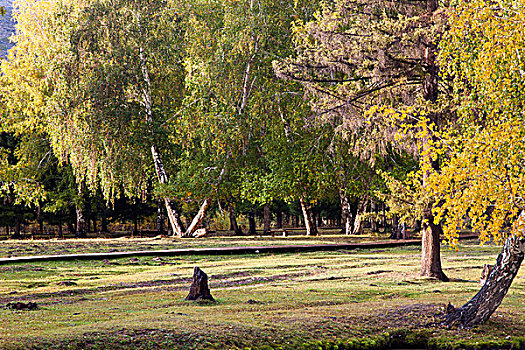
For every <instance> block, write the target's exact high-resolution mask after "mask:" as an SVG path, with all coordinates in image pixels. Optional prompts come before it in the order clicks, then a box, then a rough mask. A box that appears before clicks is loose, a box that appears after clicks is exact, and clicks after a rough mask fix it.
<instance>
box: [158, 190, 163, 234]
mask: <svg viewBox="0 0 525 350" xmlns="http://www.w3.org/2000/svg"><path fill="white" fill-rule="evenodd" d="M157 233H158V234H159V235H163V234H164V233H165V229H164V211H163V210H162V200H161V199H159V200H158V201H157Z"/></svg>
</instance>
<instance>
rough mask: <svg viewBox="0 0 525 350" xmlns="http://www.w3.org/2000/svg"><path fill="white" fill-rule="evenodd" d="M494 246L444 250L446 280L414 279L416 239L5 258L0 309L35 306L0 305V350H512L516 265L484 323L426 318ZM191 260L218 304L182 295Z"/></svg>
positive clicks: (471, 289) (516, 321) (524, 322)
mask: <svg viewBox="0 0 525 350" xmlns="http://www.w3.org/2000/svg"><path fill="white" fill-rule="evenodd" d="M127 242H129V243H130V245H133V244H135V243H137V244H142V243H143V242H142V241H140V240H137V241H133V242H132V241H129V240H128V241H127ZM38 243H39V244H42V246H43V247H44V248H45V244H46V242H38ZM109 243H110V244H113V243H112V242H109ZM238 243H239V244H241V243H242V242H241V241H240V240H238ZM251 243H252V242H251V241H249V242H245V244H247V245H251ZM3 244H4V243H2V245H3ZM9 244H15V243H12V242H9ZM16 244H20V243H16ZM31 244H33V243H31V242H28V245H31ZM48 244H49V245H52V244H55V242H48ZM74 244H79V245H80V244H81V243H74ZM101 244H102V243H101ZM185 244H187V243H185ZM200 244H202V243H200ZM0 246H1V245H0ZM2 249H5V248H2ZM499 250H500V248H499V247H495V246H485V247H478V246H477V245H475V244H474V242H468V243H464V245H463V246H461V247H460V249H459V251H458V252H456V251H453V250H448V249H446V248H445V249H444V251H443V265H444V267H445V272H446V273H447V275H448V276H449V277H450V278H451V279H452V281H451V282H449V283H442V282H438V281H434V280H431V279H426V278H420V277H419V275H418V272H419V263H420V257H419V248H417V247H403V248H394V249H376V250H364V249H361V250H357V251H346V252H342V251H338V252H310V253H299V254H257V255H243V256H183V257H162V258H156V257H140V258H125V259H117V260H109V261H108V260H106V261H87V260H80V261H61V262H40V263H33V264H30V263H27V264H17V265H3V266H0V305H4V304H6V303H7V302H9V301H17V300H20V301H25V302H27V301H34V302H37V303H38V305H39V308H38V309H37V310H34V311H13V310H8V309H0V319H1V320H2V322H1V323H0V334H1V336H0V348H1V349H4V348H5V349H9V348H20V349H27V348H34V349H51V348H60V349H84V348H90V349H107V348H115V349H135V348H136V349H159V348H166V349H237V348H239V349H244V348H253V349H263V348H268V347H270V348H275V349H277V348H279V347H281V348H285V349H300V348H304V349H336V348H337V349H368V348H382V347H385V346H397V345H399V344H402V345H403V344H404V345H407V344H408V345H410V344H412V345H419V346H421V345H425V346H426V345H429V346H431V347H435V348H446V349H453V348H483V347H485V348H498V347H507V348H510V347H511V345H512V344H513V342H514V346H515V348H516V346H517V348H519V347H520V346H523V343H524V342H523V339H520V338H519V337H520V336H525V316H523V315H524V311H525V305H524V304H523V302H522V300H523V296H524V294H525V277H524V273H523V272H520V274H519V275H518V277H517V278H516V280H515V282H514V284H513V286H512V288H511V290H510V292H509V294H508V296H507V297H506V299H505V300H504V302H503V304H502V306H501V307H500V309H498V310H497V311H496V313H495V315H493V317H492V319H491V320H490V321H489V322H488V323H487V324H486V325H483V326H481V327H478V328H475V329H473V330H454V329H451V330H448V329H443V328H439V327H435V326H430V325H429V324H430V323H432V322H434V321H435V320H434V316H435V315H437V314H439V313H440V312H441V309H442V308H443V306H444V305H446V303H448V302H449V301H450V302H452V303H454V304H455V305H456V306H460V305H461V304H463V303H464V302H466V301H468V300H469V298H470V297H472V296H473V295H474V294H475V293H476V292H477V290H478V288H479V287H478V281H479V275H480V273H481V268H482V266H483V264H485V263H492V262H494V260H495V257H496V255H497V254H498V252H499ZM194 266H199V267H201V268H202V269H203V270H204V271H205V272H206V273H207V274H208V275H209V276H210V287H211V290H212V295H213V296H214V297H215V298H216V299H217V302H216V303H195V302H187V301H184V297H185V296H186V294H187V292H188V289H189V285H190V283H191V275H192V271H193V267H194ZM64 282H68V283H64ZM71 282H73V283H71ZM491 344H492V345H491Z"/></svg>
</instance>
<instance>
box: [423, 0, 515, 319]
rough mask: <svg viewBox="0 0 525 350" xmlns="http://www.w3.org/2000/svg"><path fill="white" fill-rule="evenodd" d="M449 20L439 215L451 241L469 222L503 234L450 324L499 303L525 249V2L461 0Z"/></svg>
mask: <svg viewBox="0 0 525 350" xmlns="http://www.w3.org/2000/svg"><path fill="white" fill-rule="evenodd" d="M449 23H450V31H449V32H448V33H447V35H446V37H445V39H444V40H443V42H442V45H441V46H442V50H441V53H440V57H439V59H440V62H441V65H442V66H443V68H444V72H445V73H446V77H447V78H448V79H450V80H452V81H453V82H454V92H455V97H456V99H457V102H458V113H459V115H460V117H461V118H460V119H459V122H458V123H457V124H456V125H454V127H453V128H452V127H451V128H450V129H448V130H447V131H446V132H444V133H442V134H441V135H440V139H441V140H442V142H439V143H436V144H435V147H434V148H435V150H434V151H435V152H436V153H440V154H444V155H446V156H447V158H446V161H445V164H444V166H443V169H442V171H441V172H440V173H437V172H435V173H434V174H433V177H431V178H430V180H431V184H432V188H433V189H434V190H435V191H436V193H437V194H439V195H440V197H439V199H440V202H439V203H440V205H439V206H437V207H436V209H435V211H436V213H437V219H438V220H440V219H441V220H443V221H444V223H445V224H444V232H445V235H446V236H447V238H448V239H449V241H450V242H451V244H452V245H456V244H457V238H458V231H459V229H460V228H462V227H464V226H465V225H466V222H468V223H469V224H470V225H471V226H472V228H473V230H475V231H478V232H480V239H481V242H487V241H488V240H490V239H493V240H494V241H495V242H498V243H503V242H504V246H503V250H502V252H501V254H500V255H499V256H498V258H497V261H496V263H495V265H494V266H493V268H492V271H491V272H490V274H489V276H488V278H487V281H486V283H485V284H484V286H483V287H482V288H481V289H480V291H479V292H478V293H477V294H476V295H475V296H474V297H473V298H472V299H471V300H470V301H469V302H467V303H466V304H465V305H463V306H462V307H460V308H458V309H456V310H455V311H453V312H451V313H450V314H448V315H447V316H446V320H445V323H447V324H448V325H454V324H455V325H459V326H461V327H472V326H473V325H476V324H480V323H483V322H485V321H487V320H488V319H489V317H490V316H491V315H492V313H493V312H494V311H495V310H496V308H497V307H498V306H499V305H500V303H501V302H502V300H503V298H504V296H505V295H506V293H507V291H508V289H509V287H510V286H511V283H512V281H513V279H514V278H515V276H516V274H517V273H518V270H519V268H520V266H521V263H522V261H523V257H524V247H525V240H524V237H525V231H524V225H525V211H524V210H525V200H524V198H525V187H524V185H525V181H524V180H525V168H524V167H523V164H525V148H524V144H523V139H524V137H525V131H524V128H523V115H524V108H523V106H524V102H525V80H524V75H525V72H524V68H523V67H525V49H524V48H525V35H524V32H523V26H524V24H525V2H524V1H523V0H517V1H516V0H504V1H499V2H491V1H485V0H474V1H458V2H457V3H456V5H455V6H454V7H452V8H451V9H450V11H449ZM466 219H468V221H467V220H466Z"/></svg>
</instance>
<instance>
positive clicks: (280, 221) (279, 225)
mask: <svg viewBox="0 0 525 350" xmlns="http://www.w3.org/2000/svg"><path fill="white" fill-rule="evenodd" d="M275 221H276V224H277V228H278V229H281V228H283V212H282V211H280V210H277V213H276V217H275Z"/></svg>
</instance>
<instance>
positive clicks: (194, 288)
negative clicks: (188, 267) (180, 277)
mask: <svg viewBox="0 0 525 350" xmlns="http://www.w3.org/2000/svg"><path fill="white" fill-rule="evenodd" d="M185 300H210V301H215V299H213V297H212V296H211V293H210V288H209V287H208V275H206V273H204V271H202V270H201V269H200V268H198V267H195V269H194V270H193V283H192V284H191V287H190V293H189V294H188V296H187V297H186V299H185Z"/></svg>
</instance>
